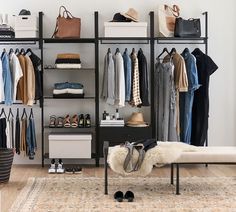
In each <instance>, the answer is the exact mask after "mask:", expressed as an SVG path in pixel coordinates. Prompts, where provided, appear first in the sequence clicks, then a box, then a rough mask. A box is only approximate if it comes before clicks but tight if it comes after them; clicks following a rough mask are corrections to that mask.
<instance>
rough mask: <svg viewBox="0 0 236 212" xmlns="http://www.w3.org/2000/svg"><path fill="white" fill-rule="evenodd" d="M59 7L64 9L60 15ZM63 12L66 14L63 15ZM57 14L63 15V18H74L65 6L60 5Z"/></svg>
mask: <svg viewBox="0 0 236 212" xmlns="http://www.w3.org/2000/svg"><path fill="white" fill-rule="evenodd" d="M61 9H64V11H63V13H62V15H61ZM65 14H66V16H65ZM58 16H59V17H65V18H74V16H73V15H72V14H71V12H70V11H69V10H67V9H66V7H65V6H60V8H59V14H58Z"/></svg>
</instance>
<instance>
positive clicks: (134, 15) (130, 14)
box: [121, 8, 138, 22]
mask: <svg viewBox="0 0 236 212" xmlns="http://www.w3.org/2000/svg"><path fill="white" fill-rule="evenodd" d="M121 15H123V16H125V17H126V18H128V19H130V20H132V21H135V22H137V21H138V12H137V11H136V10H135V9H134V8H129V10H128V12H126V13H121Z"/></svg>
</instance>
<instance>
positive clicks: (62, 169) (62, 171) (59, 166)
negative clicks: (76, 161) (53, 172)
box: [57, 159, 65, 174]
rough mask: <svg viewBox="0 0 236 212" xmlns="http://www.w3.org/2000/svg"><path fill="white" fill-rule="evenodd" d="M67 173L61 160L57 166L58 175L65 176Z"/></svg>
mask: <svg viewBox="0 0 236 212" xmlns="http://www.w3.org/2000/svg"><path fill="white" fill-rule="evenodd" d="M64 172H65V169H64V168H63V163H62V160H61V159H59V162H58V165H57V173H58V174H63V173H64Z"/></svg>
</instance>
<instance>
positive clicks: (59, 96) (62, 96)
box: [53, 93, 84, 99]
mask: <svg viewBox="0 0 236 212" xmlns="http://www.w3.org/2000/svg"><path fill="white" fill-rule="evenodd" d="M53 98H57V99H66V98H68V99H72V98H84V93H83V94H71V93H65V94H53Z"/></svg>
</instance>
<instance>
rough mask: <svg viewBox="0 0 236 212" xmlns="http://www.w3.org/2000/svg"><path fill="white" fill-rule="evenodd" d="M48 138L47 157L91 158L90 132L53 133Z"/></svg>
mask: <svg viewBox="0 0 236 212" xmlns="http://www.w3.org/2000/svg"><path fill="white" fill-rule="evenodd" d="M48 140H49V158H71V159H73V158H91V142H92V135H91V134H62V133H53V134H50V135H49V136H48Z"/></svg>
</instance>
